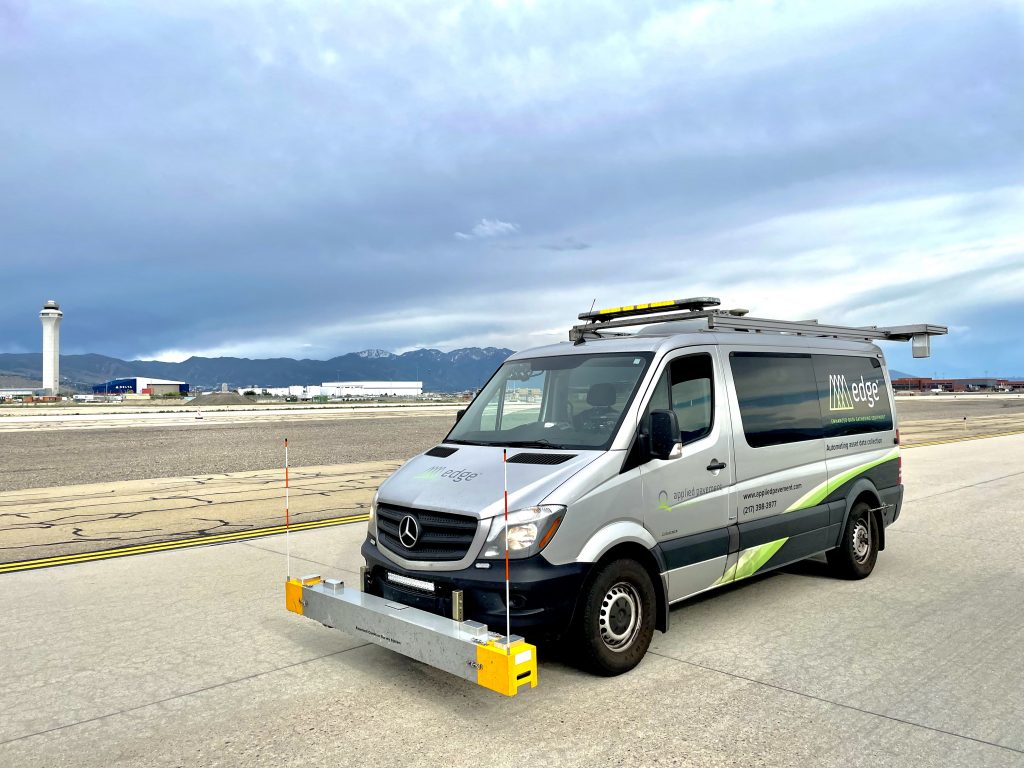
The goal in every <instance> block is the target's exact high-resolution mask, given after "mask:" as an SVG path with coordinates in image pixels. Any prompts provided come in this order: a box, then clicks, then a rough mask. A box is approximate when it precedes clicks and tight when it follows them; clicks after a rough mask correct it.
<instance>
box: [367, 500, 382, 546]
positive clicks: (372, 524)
mask: <svg viewBox="0 0 1024 768" xmlns="http://www.w3.org/2000/svg"><path fill="white" fill-rule="evenodd" d="M378 496H380V491H377V492H376V493H374V494H373V501H371V502H370V517H369V519H367V521H366V535H367V536H372V537H373V538H374V541H376V539H377V497H378Z"/></svg>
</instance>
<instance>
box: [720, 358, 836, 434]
mask: <svg viewBox="0 0 1024 768" xmlns="http://www.w3.org/2000/svg"><path fill="white" fill-rule="evenodd" d="M729 361H730V363H731V365H732V376H733V381H734V382H735V384H736V396H737V398H738V399H739V405H740V420H741V421H742V422H743V433H744V435H745V437H746V439H747V444H748V445H749V446H750V447H752V448H764V447H766V446H769V445H784V444H786V443H797V442H800V441H803V440H818V439H820V438H821V437H822V436H823V435H824V431H823V429H822V418H821V408H820V407H819V405H818V399H819V388H818V385H817V378H816V376H815V368H814V363H813V362H812V361H811V356H810V355H800V354H775V353H768V352H733V353H731V354H730V355H729Z"/></svg>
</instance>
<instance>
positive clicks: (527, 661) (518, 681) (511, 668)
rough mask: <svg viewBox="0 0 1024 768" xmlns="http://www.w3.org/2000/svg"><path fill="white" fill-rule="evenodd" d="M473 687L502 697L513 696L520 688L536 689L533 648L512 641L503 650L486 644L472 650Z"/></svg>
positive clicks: (498, 645)
mask: <svg viewBox="0 0 1024 768" xmlns="http://www.w3.org/2000/svg"><path fill="white" fill-rule="evenodd" d="M476 663H477V673H476V682H477V685H481V686H483V687H484V688H490V689H491V690H492V691H497V692H498V693H500V694H503V695H505V696H515V695H516V694H517V693H519V689H520V688H521V687H522V686H524V685H529V686H530V687H531V688H536V687H537V648H536V647H535V646H533V645H530V644H529V643H528V642H526V641H525V640H515V641H513V643H512V645H511V647H510V648H508V649H506V648H505V646H504V644H503V643H501V641H499V640H490V641H488V643H487V644H486V645H479V646H477V649H476Z"/></svg>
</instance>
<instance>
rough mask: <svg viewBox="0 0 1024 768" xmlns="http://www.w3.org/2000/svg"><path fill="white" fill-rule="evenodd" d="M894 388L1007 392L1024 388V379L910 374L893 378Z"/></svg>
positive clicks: (898, 389) (930, 390) (900, 389)
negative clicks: (939, 376)
mask: <svg viewBox="0 0 1024 768" xmlns="http://www.w3.org/2000/svg"><path fill="white" fill-rule="evenodd" d="M892 388H893V389H894V390H896V391H897V392H932V391H942V392H1006V391H1010V390H1013V389H1024V381H1010V380H1009V379H988V378H985V379H933V378H930V377H928V376H921V377H913V376H908V377H906V378H902V379H893V380H892Z"/></svg>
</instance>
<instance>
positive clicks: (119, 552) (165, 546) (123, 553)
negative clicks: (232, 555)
mask: <svg viewBox="0 0 1024 768" xmlns="http://www.w3.org/2000/svg"><path fill="white" fill-rule="evenodd" d="M369 517H370V516H369V515H366V514H359V515H347V516H345V517H331V518H327V519H326V520H311V521H310V522H306V523H294V524H293V525H291V526H289V530H291V531H308V530H312V529H315V528H328V527H331V526H335V525H348V524H350V523H362V522H366V521H367V520H368V519H369ZM284 532H285V528H284V526H283V525H272V526H269V527H267V528H252V529H250V530H248V531H235V532H234V533H221V534H214V535H211V536H197V537H195V538H191V539H178V540H177V541H160V542H154V543H152V544H137V545H135V546H130V547H117V548H116V549H103V550H100V551H98V552H82V553H79V554H72V555H58V556H56V557H43V558H38V559H36V560H21V561H19V562H16V563H4V564H2V565H0V574H2V573H14V572H16V571H30V570H34V569H36V568H50V567H53V566H57V565H71V564H74V563H88V562H91V561H93V560H109V559H111V558H114V557H127V556H129V555H142V554H147V553H150V552H165V551H167V550H172V549H185V548H187V547H202V546H207V545H210V544H227V543H229V542H232V541H244V540H245V539H257V538H260V537H263V536H275V535H278V534H282V533H284Z"/></svg>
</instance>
